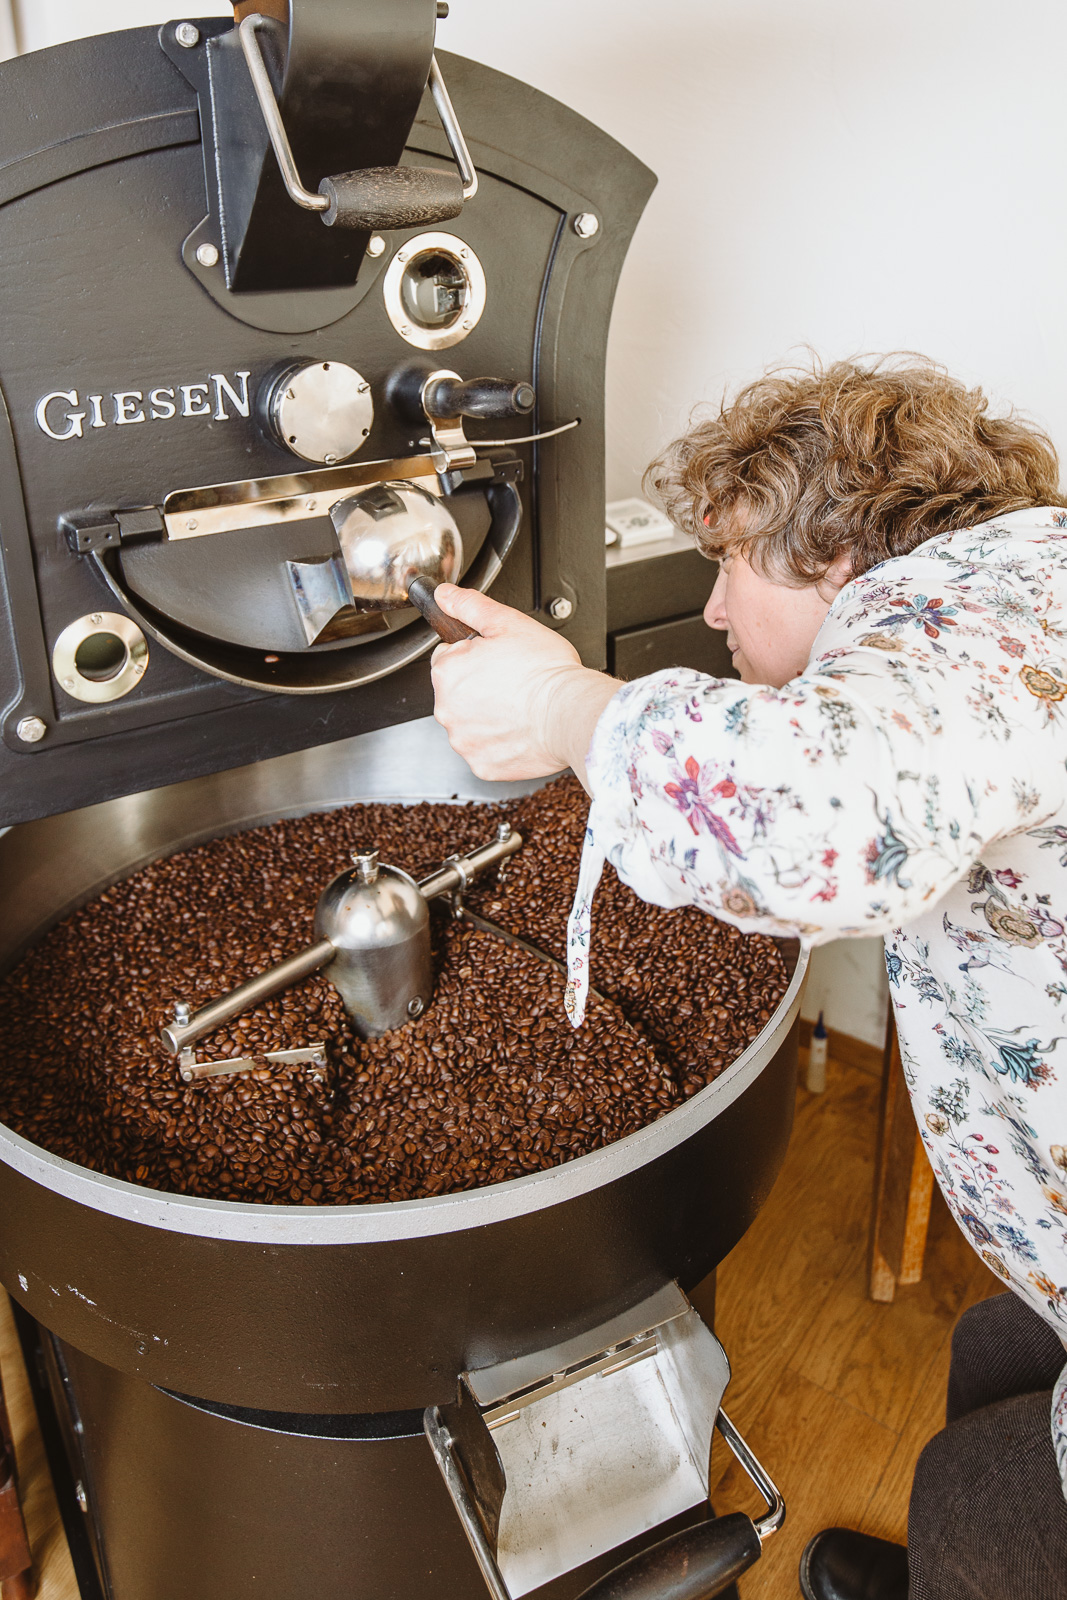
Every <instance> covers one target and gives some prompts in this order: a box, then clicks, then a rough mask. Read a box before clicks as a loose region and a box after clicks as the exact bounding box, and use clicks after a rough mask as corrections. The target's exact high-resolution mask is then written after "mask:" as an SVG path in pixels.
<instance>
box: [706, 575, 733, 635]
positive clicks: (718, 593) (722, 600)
mask: <svg viewBox="0 0 1067 1600" xmlns="http://www.w3.org/2000/svg"><path fill="white" fill-rule="evenodd" d="M704 621H705V622H706V623H707V625H708V627H709V628H723V629H726V628H728V627H729V626H730V623H729V619H728V618H727V615H726V573H725V572H724V571H723V569H722V567H721V566H720V568H719V575H718V577H717V578H716V579H715V587H714V589H712V591H711V594H710V595H709V596H708V603H707V605H706V606H705V607H704Z"/></svg>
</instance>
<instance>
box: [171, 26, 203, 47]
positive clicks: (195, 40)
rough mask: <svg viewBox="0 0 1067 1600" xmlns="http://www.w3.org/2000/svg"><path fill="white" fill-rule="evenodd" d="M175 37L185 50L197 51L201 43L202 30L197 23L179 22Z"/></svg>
mask: <svg viewBox="0 0 1067 1600" xmlns="http://www.w3.org/2000/svg"><path fill="white" fill-rule="evenodd" d="M174 37H175V38H176V39H177V41H178V43H179V44H180V45H181V47H182V49H183V50H195V49H196V47H197V45H198V44H199V43H200V29H199V28H198V27H197V25H196V23H195V22H179V24H178V26H177V27H176V28H175V30H174Z"/></svg>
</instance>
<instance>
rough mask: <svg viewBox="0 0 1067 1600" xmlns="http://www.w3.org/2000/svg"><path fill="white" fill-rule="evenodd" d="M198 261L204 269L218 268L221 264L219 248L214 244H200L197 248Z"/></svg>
mask: <svg viewBox="0 0 1067 1600" xmlns="http://www.w3.org/2000/svg"><path fill="white" fill-rule="evenodd" d="M196 259H197V260H198V261H199V263H200V265H201V266H202V267H217V266H218V264H219V252H218V248H217V246H215V245H213V244H198V245H197V247H196Z"/></svg>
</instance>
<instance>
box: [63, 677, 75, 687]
mask: <svg viewBox="0 0 1067 1600" xmlns="http://www.w3.org/2000/svg"><path fill="white" fill-rule="evenodd" d="M63 687H64V689H73V687H74V679H73V678H64V679H63Z"/></svg>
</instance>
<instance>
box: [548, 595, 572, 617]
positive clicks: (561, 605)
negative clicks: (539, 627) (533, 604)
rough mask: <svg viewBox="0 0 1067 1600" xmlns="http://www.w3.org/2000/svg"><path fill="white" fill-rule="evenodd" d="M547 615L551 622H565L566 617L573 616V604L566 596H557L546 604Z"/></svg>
mask: <svg viewBox="0 0 1067 1600" xmlns="http://www.w3.org/2000/svg"><path fill="white" fill-rule="evenodd" d="M548 614H549V616H550V617H551V618H552V620H553V622H566V620H567V618H568V617H572V616H573V615H574V603H573V601H571V600H568V599H567V597H566V595H563V594H558V595H557V596H556V598H555V599H554V600H550V601H549V602H548Z"/></svg>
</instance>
